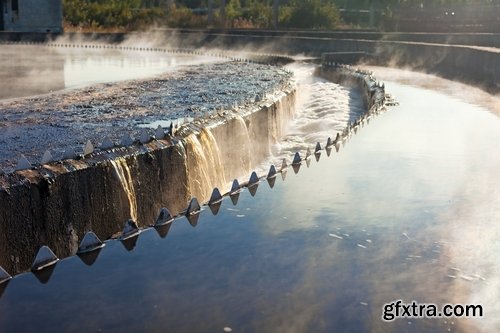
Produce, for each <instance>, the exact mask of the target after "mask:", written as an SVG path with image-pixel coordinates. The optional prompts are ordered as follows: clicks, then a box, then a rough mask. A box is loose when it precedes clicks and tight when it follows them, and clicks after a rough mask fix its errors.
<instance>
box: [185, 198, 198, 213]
mask: <svg viewBox="0 0 500 333" xmlns="http://www.w3.org/2000/svg"><path fill="white" fill-rule="evenodd" d="M200 210H201V206H200V203H199V202H198V199H196V198H195V197H193V198H191V201H189V205H188V208H187V210H186V216H187V215H193V214H197V213H199V212H200Z"/></svg>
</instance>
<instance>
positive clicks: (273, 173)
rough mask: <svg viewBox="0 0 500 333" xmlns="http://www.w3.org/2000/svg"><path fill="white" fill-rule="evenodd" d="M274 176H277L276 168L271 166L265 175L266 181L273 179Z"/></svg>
mask: <svg viewBox="0 0 500 333" xmlns="http://www.w3.org/2000/svg"><path fill="white" fill-rule="evenodd" d="M276 174H277V171H276V167H275V166H274V164H273V165H271V167H270V168H269V172H268V173H267V179H269V178H275V177H276Z"/></svg>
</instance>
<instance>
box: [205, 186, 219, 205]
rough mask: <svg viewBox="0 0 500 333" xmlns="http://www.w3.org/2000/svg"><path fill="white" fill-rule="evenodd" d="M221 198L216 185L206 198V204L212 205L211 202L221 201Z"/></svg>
mask: <svg viewBox="0 0 500 333" xmlns="http://www.w3.org/2000/svg"><path fill="white" fill-rule="evenodd" d="M221 200H222V194H221V193H220V191H219V189H218V188H217V187H216V188H214V190H213V191H212V195H211V196H210V200H208V204H209V205H213V204H216V203H219V202H221Z"/></svg>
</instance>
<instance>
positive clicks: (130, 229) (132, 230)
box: [120, 219, 141, 240]
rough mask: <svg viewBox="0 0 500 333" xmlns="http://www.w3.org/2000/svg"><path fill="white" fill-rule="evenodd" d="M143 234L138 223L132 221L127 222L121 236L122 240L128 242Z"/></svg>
mask: <svg viewBox="0 0 500 333" xmlns="http://www.w3.org/2000/svg"><path fill="white" fill-rule="evenodd" d="M140 233H141V230H140V229H139V226H138V225H137V222H135V221H134V220H132V219H129V220H127V222H125V227H124V228H123V231H122V235H121V236H120V240H127V239H129V238H132V237H134V236H138V235H139V234H140Z"/></svg>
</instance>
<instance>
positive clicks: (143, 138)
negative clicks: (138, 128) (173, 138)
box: [139, 131, 151, 144]
mask: <svg viewBox="0 0 500 333" xmlns="http://www.w3.org/2000/svg"><path fill="white" fill-rule="evenodd" d="M139 141H140V142H141V143H142V144H145V143H148V142H149V141H151V137H150V136H149V134H148V132H146V131H142V132H141V136H140V137H139Z"/></svg>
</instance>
